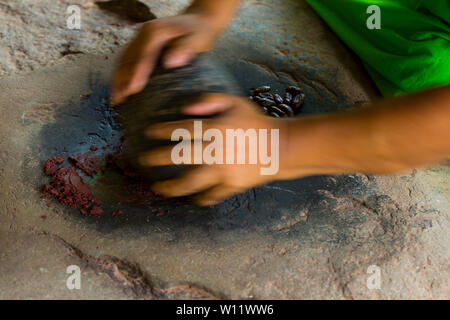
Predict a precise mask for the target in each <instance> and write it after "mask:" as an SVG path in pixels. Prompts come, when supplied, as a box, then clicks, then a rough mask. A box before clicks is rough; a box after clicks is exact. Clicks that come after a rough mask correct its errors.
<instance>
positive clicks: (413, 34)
mask: <svg viewBox="0 0 450 320" xmlns="http://www.w3.org/2000/svg"><path fill="white" fill-rule="evenodd" d="M306 1H307V2H308V3H309V4H310V5H311V6H312V7H313V8H314V10H315V11H316V12H317V13H318V14H319V15H320V16H321V17H322V18H323V19H324V20H325V21H326V22H327V24H328V25H329V26H330V27H331V28H332V29H333V30H334V31H335V32H336V34H337V35H338V36H339V37H340V38H341V39H342V40H343V41H344V42H345V43H346V44H347V45H348V46H349V47H350V48H351V49H352V50H353V51H355V52H356V54H358V56H359V57H360V58H361V60H362V62H363V64H364V65H365V67H366V68H367V71H368V72H369V74H370V76H371V77H372V79H373V80H374V82H375V84H376V85H377V86H378V88H379V89H380V91H381V92H382V93H383V94H384V95H399V94H402V93H407V92H412V91H419V90H421V89H425V88H429V87H434V86H439V85H446V84H450V0H306ZM370 5H377V6H378V7H379V8H380V21H381V25H380V27H381V29H372V30H370V29H369V28H368V27H367V20H368V19H369V17H371V16H372V15H373V13H367V8H368V7H369V6H370Z"/></svg>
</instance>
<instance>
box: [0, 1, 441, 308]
mask: <svg viewBox="0 0 450 320" xmlns="http://www.w3.org/2000/svg"><path fill="white" fill-rule="evenodd" d="M143 2H144V3H146V4H147V5H148V6H149V7H150V8H151V10H152V12H153V13H154V14H155V15H156V16H157V17H163V16H168V15H173V14H176V13H177V12H179V11H180V10H181V9H182V8H183V7H184V6H185V5H186V3H187V2H188V1H179V0H176V1H174V0H157V1H156V0H147V1H143ZM73 4H76V5H79V7H80V8H81V19H82V20H81V29H80V30H70V29H68V28H67V26H66V19H67V17H68V14H67V13H66V9H67V7H68V6H69V5H73ZM0 26H1V27H0V43H1V45H0V74H1V75H2V78H1V79H0V108H1V110H2V120H3V121H2V125H1V126H0V189H1V190H2V191H1V192H0V210H1V211H0V288H2V290H1V291H0V298H1V299H153V298H165V299H172V298H211V297H217V298H229V299H237V298H240V299H415V298H419V299H448V298H450V287H449V282H448V279H449V278H450V268H449V267H450V266H449V261H450V260H449V258H450V238H449V231H450V219H449V218H450V182H449V181H450V180H449V177H450V162H446V163H442V164H438V165H435V166H433V167H431V168H428V169H420V170H414V171H411V172H407V173H404V174H402V175H396V176H391V177H382V176H368V175H361V174H355V175H345V176H328V177H309V178H305V179H300V180H295V181H280V182H276V183H272V184H270V185H267V186H264V187H261V188H255V189H252V190H249V192H247V193H245V194H243V195H239V196H237V197H233V198H232V199H229V200H227V201H226V202H224V203H222V204H220V205H217V206H215V207H210V208H202V209H201V208H198V207H195V206H193V205H192V204H186V205H184V206H182V207H174V208H173V210H171V212H170V213H166V214H164V215H157V214H154V213H148V212H145V210H142V209H140V208H133V207H126V208H125V211H126V214H125V215H124V216H123V217H122V216H121V217H112V216H111V214H110V213H105V214H104V216H103V217H102V218H101V219H97V218H95V219H92V218H90V217H85V216H82V215H81V214H79V212H77V211H73V210H69V209H67V208H65V207H62V206H61V205H59V204H57V203H55V202H54V201H52V200H48V199H42V198H41V194H40V193H39V191H38V189H39V187H40V186H41V185H42V184H43V183H45V182H46V179H47V178H46V177H45V175H44V174H43V172H42V166H43V163H44V161H45V159H47V158H48V157H50V156H54V155H57V154H59V153H65V154H70V152H74V151H76V152H81V151H83V150H86V149H87V148H89V146H90V145H91V144H96V145H99V146H101V145H104V144H106V143H107V141H108V139H110V138H111V135H112V133H113V132H114V130H112V129H111V128H109V127H108V126H100V127H99V126H98V123H101V122H102V120H104V117H105V110H104V109H102V108H100V107H99V106H100V105H101V104H102V101H104V99H105V98H106V96H107V84H108V80H109V77H110V74H111V71H112V69H113V66H114V61H115V59H116V57H117V53H118V52H120V49H121V47H122V46H123V45H124V44H125V43H126V42H127V41H129V39H130V37H132V35H133V33H134V31H135V30H136V28H137V27H138V25H137V24H135V23H132V22H128V21H126V20H124V19H123V18H121V17H120V16H117V15H114V14H111V13H109V12H105V11H102V10H100V9H99V8H98V6H97V5H96V4H95V3H94V1H89V0H69V1H68V0H61V1H57V2H55V1H48V0H33V1H31V0H16V1H13V2H12V1H7V0H0ZM212 55H214V56H215V57H216V58H217V59H219V60H220V61H221V62H222V63H223V64H224V65H225V66H226V67H228V68H229V70H230V71H231V73H232V74H233V75H234V76H235V78H236V79H237V81H238V83H239V84H240V86H241V87H242V88H243V89H248V88H250V87H253V86H256V85H260V84H270V85H272V86H273V87H274V88H282V87H284V86H286V85H290V84H297V85H300V86H302V87H304V89H305V93H306V95H307V101H306V102H305V114H312V113H321V112H330V111H336V110H343V109H345V108H347V107H350V106H354V105H360V104H364V103H367V102H368V101H371V100H374V99H378V98H379V95H378V93H377V91H376V89H375V88H374V87H373V85H372V83H371V81H370V79H369V78H368V77H367V75H366V73H365V71H364V69H363V68H362V66H361V64H360V63H359V62H358V59H357V58H356V57H355V56H354V55H353V54H352V53H351V52H349V51H348V50H347V48H346V47H345V46H344V45H343V44H342V43H341V42H340V41H339V40H338V39H337V38H336V36H334V35H333V33H332V32H331V31H330V30H329V29H328V27H327V26H326V25H324V24H323V22H322V21H321V20H320V19H319V18H318V16H317V15H316V14H315V13H314V12H313V11H312V10H311V9H310V8H309V7H308V5H307V4H306V3H305V2H304V1H294V0H287V1H283V2H280V1H275V0H273V1H272V0H259V1H256V0H244V1H243V4H242V7H241V10H240V12H239V14H238V16H237V17H236V18H235V19H234V20H233V23H232V25H231V26H230V28H229V30H228V31H227V32H226V33H225V34H224V35H223V37H222V38H221V39H220V41H219V43H218V46H217V48H216V49H215V50H214V51H213V52H212ZM87 93H91V95H90V96H89V97H88V98H86V94H87ZM98 128H100V129H98ZM96 130H97V131H96ZM91 132H94V133H95V135H90V134H89V133H91ZM65 148H67V150H66V149H65ZM114 205H115V204H114ZM44 217H45V218H44ZM71 265H77V266H79V267H80V268H81V289H79V290H69V289H68V288H67V286H66V280H67V277H68V276H69V274H68V273H67V272H66V270H67V267H68V266H71ZM371 270H379V275H380V280H381V281H380V287H379V288H373V287H371V286H370V285H369V286H368V285H367V283H368V280H369V282H370V279H373V278H372V276H373V274H372V273H371Z"/></svg>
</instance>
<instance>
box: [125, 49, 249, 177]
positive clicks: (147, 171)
mask: <svg viewBox="0 0 450 320" xmlns="http://www.w3.org/2000/svg"><path fill="white" fill-rule="evenodd" d="M205 93H226V94H235V95H239V94H241V91H240V89H239V87H238V85H237V84H236V82H235V80H234V79H233V77H232V76H231V75H230V74H229V73H228V71H227V70H226V69H225V68H224V67H223V66H222V65H221V64H220V63H219V62H218V61H217V60H215V59H213V58H212V57H211V55H210V54H208V53H204V54H201V55H199V56H198V57H197V58H196V59H195V60H194V61H193V62H192V63H191V64H189V65H188V66H185V67H181V68H177V69H164V68H162V67H158V68H157V69H156V70H155V71H154V73H153V74H152V76H151V79H150V80H149V82H148V84H147V86H146V87H145V88H144V89H143V90H142V91H141V92H140V93H138V94H135V95H133V96H131V97H129V98H128V99H127V100H126V101H125V102H124V103H123V104H122V105H121V107H120V113H121V119H122V122H123V124H124V129H125V134H124V138H125V139H124V142H125V146H126V149H127V152H126V154H125V157H126V158H127V159H128V160H129V161H130V162H131V163H132V164H133V165H135V166H136V167H137V168H138V169H139V170H140V172H141V173H143V174H144V175H145V176H146V177H148V178H149V179H150V180H153V181H158V180H165V179H169V178H172V177H174V176H176V175H178V174H180V173H181V172H182V171H184V170H185V169H186V168H185V167H186V166H185V165H173V166H163V167H142V166H140V165H139V162H138V161H137V159H138V157H139V155H141V154H142V153H143V152H145V151H149V150H151V149H154V148H156V147H160V146H165V145H170V144H171V142H170V141H162V140H153V139H149V138H148V137H146V136H145V135H144V132H145V130H146V129H147V128H148V127H149V126H150V125H152V124H156V123H160V122H166V121H176V120H182V119H187V118H192V116H187V115H184V114H182V113H181V107H183V106H184V105H186V104H187V103H189V101H193V99H194V98H195V97H198V96H200V95H201V94H205Z"/></svg>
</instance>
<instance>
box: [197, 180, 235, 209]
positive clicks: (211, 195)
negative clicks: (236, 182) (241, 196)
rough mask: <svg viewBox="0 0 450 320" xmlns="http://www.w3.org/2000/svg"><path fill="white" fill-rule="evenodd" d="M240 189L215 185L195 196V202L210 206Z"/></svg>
mask: <svg viewBox="0 0 450 320" xmlns="http://www.w3.org/2000/svg"><path fill="white" fill-rule="evenodd" d="M241 191H242V190H241V189H237V188H231V187H226V186H223V185H217V186H214V187H212V188H210V189H208V190H206V191H205V192H203V193H201V194H199V195H198V196H196V197H195V202H196V203H197V204H199V205H201V206H212V205H215V204H217V203H219V202H221V201H222V200H224V199H226V198H228V197H231V196H232V195H234V194H237V193H240V192H241Z"/></svg>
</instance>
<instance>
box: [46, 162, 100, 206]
mask: <svg viewBox="0 0 450 320" xmlns="http://www.w3.org/2000/svg"><path fill="white" fill-rule="evenodd" d="M62 157H63V156H62ZM55 158H57V160H61V159H62V158H60V157H54V158H50V159H49V160H47V161H46V164H45V167H44V171H45V173H47V174H49V175H51V176H52V177H51V179H50V183H48V184H45V185H44V186H43V187H42V188H41V192H42V193H45V194H47V195H49V196H51V197H53V198H55V199H56V200H58V201H59V202H60V203H63V204H65V205H67V206H69V207H71V208H77V209H79V210H80V211H81V212H82V213H83V214H87V213H89V214H92V215H97V214H101V213H102V212H103V210H102V208H100V207H99V206H98V205H97V204H100V203H101V201H100V200H98V199H96V198H95V197H93V196H92V193H91V187H90V186H89V184H87V183H86V182H85V181H84V180H83V178H82V177H81V176H80V175H79V174H78V173H77V171H76V170H75V168H74V167H65V166H64V167H60V168H56V165H55V162H54V161H51V160H52V159H55ZM63 161H64V160H63ZM63 161H60V162H56V163H61V162H63ZM55 168H56V169H55Z"/></svg>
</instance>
